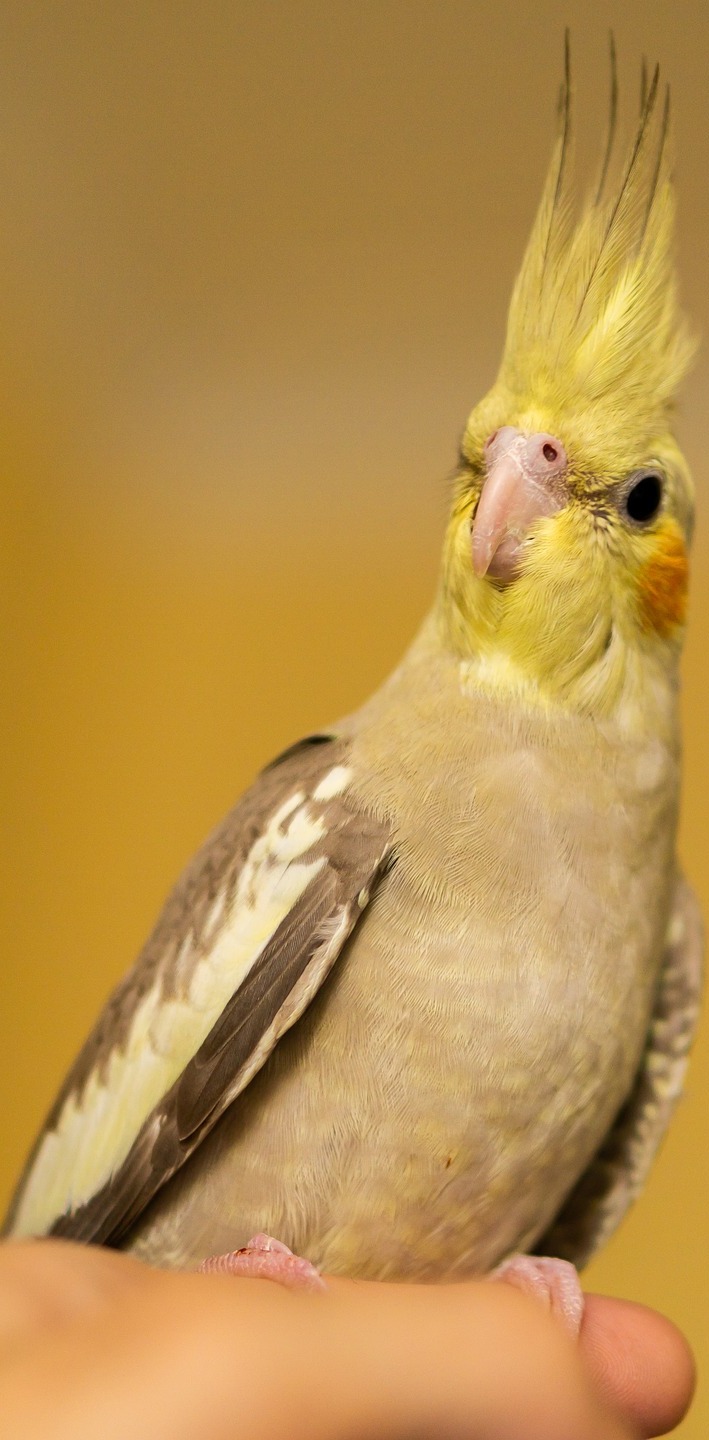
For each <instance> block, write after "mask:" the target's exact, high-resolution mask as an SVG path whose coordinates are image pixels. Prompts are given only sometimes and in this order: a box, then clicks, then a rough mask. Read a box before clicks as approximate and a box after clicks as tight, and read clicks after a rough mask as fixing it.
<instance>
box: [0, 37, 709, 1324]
mask: <svg viewBox="0 0 709 1440" xmlns="http://www.w3.org/2000/svg"><path fill="white" fill-rule="evenodd" d="M617 89H618V87H617V80H616V67H615V57H614V54H612V63H611V102H610V113H609V123H608V131H607V137H606V140H605V142H604V147H603V151H602V158H601V163H600V165H599V174H598V179H597V183H596V184H595V186H594V188H593V189H592V190H591V191H590V193H589V194H588V195H587V196H586V197H585V198H582V199H581V200H579V199H578V198H577V183H576V181H575V179H574V170H573V164H572V149H573V135H572V130H573V126H572V104H571V80H570V63H569V48H568V40H567V44H566V49H565V61H564V80H563V84H562V87H561V93H560V100H559V105H558V119H557V135H556V140H555V144H554V149H553V153H552V158H551V164H550V167H549V170H548V173H547V176H546V180H545V183H544V186H543V190H542V197H541V202H540V205H539V208H538V211H537V214H536V218H535V220H534V223H533V227H532V231H531V236H530V239H529V242H528V245H527V248H526V251H525V253H524V258H523V261H522V265H521V269H520V272H519V275H518V278H517V280H516V282H515V285H514V288H513V293H512V298H511V302H510V307H509V315H508V324H507V332H506V339H505V344H504V349H503V355H502V361H501V365H500V369H499V373H498V375H497V378H496V380H495V382H494V384H493V386H492V388H491V389H490V390H489V392H488V393H487V394H486V395H485V396H484V397H483V399H482V400H481V401H480V402H479V403H478V404H477V405H476V406H475V408H474V409H473V411H472V413H471V415H470V417H469V419H468V421H467V423H466V425H465V429H464V432H463V437H462V442H461V446H460V454H459V459H458V463H457V465H456V467H455V474H454V477H453V480H452V497H451V504H450V513H449V517H448V520H447V525H446V529H445V535H444V540H443V547H442V560H441V569H440V578H439V582H438V585H437V589H436V592H435V596H434V600H433V604H432V608H431V610H430V612H429V614H428V615H427V616H426V617H425V619H424V621H423V623H422V626H421V628H420V630H419V632H418V633H417V635H416V636H415V638H414V639H413V641H412V643H411V645H410V646H409V648H408V650H407V651H406V653H405V655H404V657H403V659H402V660H401V662H400V663H399V664H398V665H397V667H396V668H395V670H394V671H393V673H392V674H391V675H390V676H389V677H388V678H387V679H386V681H385V682H384V683H383V685H381V687H380V688H379V689H378V690H377V691H376V692H375V693H374V694H373V695H372V696H371V697H370V698H369V699H367V700H366V701H365V703H364V704H363V705H362V706H361V707H360V708H359V709H357V710H356V711H355V712H354V713H352V714H350V715H348V716H346V717H345V718H343V719H341V720H339V721H337V722H336V723H333V724H332V725H328V726H325V727H324V728H323V729H322V730H319V731H317V732H316V733H314V734H311V735H308V736H306V737H305V738H304V739H302V740H300V741H298V742H297V743H295V744H294V745H293V746H291V747H290V748H289V749H288V750H286V751H285V752H284V753H283V754H281V755H280V756H279V757H277V759H275V760H274V761H272V762H271V763H270V764H269V765H267V766H266V768H265V769H264V770H263V771H262V772H261V774H260V775H259V776H258V777H257V778H256V780H255V781H254V782H253V784H252V785H251V787H250V788H249V789H248V790H247V791H246V792H245V794H244V795H243V796H242V798H241V799H240V800H239V801H238V802H237V804H236V806H235V807H234V809H233V810H232V811H231V812H230V814H229V815H228V816H227V818H226V819H225V820H224V821H223V822H222V823H221V824H220V825H219V826H218V827H217V829H216V830H215V831H214V832H213V834H212V835H211V836H210V837H209V839H208V840H207V841H206V842H205V844H204V845H203V846H202V848H201V849H200V850H199V851H198V853H197V854H196V856H195V857H194V859H193V860H192V861H191V863H190V864H189V865H188V867H187V869H186V871H185V873H184V874H183V876H182V878H181V879H180V880H179V882H178V884H177V886H176V888H175V889H174V891H173V892H172V894H171V895H170V897H169V898H168V900H167V903H166V904H165V907H164V909H163V911H162V913H161V915H160V917H159V919H158V921H157V924H156V926H155V929H154V930H153V933H152V935H151V936H150V938H149V939H148V942H147V944H146V946H145V948H144V949H143V951H142V952H141V954H140V956H139V957H138V959H137V961H136V963H135V965H134V967H133V968H132V969H131V970H130V971H129V972H128V974H127V975H126V977H125V978H124V979H123V980H122V981H121V983H120V984H119V985H118V987H117V989H116V990H115V992H114V993H113V994H112V996H111V997H110V999H109V1000H108V1002H107V1004H106V1006H105V1009H104V1010H103V1013H102V1014H101V1015H100V1017H99V1019H98V1021H97V1023H96V1026H95V1028H94V1030H93V1032H92V1033H91V1035H90V1036H89V1038H88V1040H87V1042H86V1044H85V1045H84V1047H83V1049H82V1050H81V1052H80V1053H79V1055H78V1058H77V1059H76V1061H75V1063H74V1065H73V1066H72V1068H71V1070H70V1072H69V1074H68V1076H67V1078H66V1081H65V1083H64V1085H63V1086H62V1088H61V1090H60V1092H59V1094H58V1097H57V1099H56V1101H55V1104H54V1105H53V1107H52V1110H51V1112H50V1114H49V1116H48V1118H47V1120H46V1123H45V1125H44V1127H43V1129H42V1130H41V1132H40V1134H39V1136H38V1138H37V1141H36V1143H35V1145H34V1148H33V1150H32V1153H31V1155H30V1158H29V1160H28V1162H27V1165H26V1167H25V1170H24V1173H23V1175H22V1177H21V1179H20V1181H19V1184H18V1187H17V1190H16V1193H15V1196H14V1199H13V1201H12V1204H11V1207H10V1210H9V1214H8V1216H7V1219H6V1221H5V1225H4V1233H5V1235H6V1236H9V1237H23V1236H56V1237H64V1238H66V1239H70V1240H76V1241H79V1242H83V1243H86V1244H99V1245H105V1246H111V1247H114V1248H118V1249H122V1250H127V1251H129V1252H132V1253H133V1254H134V1255H136V1256H138V1257H139V1258H142V1259H143V1260H145V1261H147V1262H149V1263H152V1264H155V1265H159V1266H164V1267H168V1268H176V1269H199V1268H202V1269H207V1270H209V1269H217V1270H219V1269H222V1270H225V1271H228V1272H232V1273H237V1274H238V1273H246V1274H254V1275H268V1276H271V1278H275V1279H280V1280H281V1281H282V1282H283V1283H296V1284H298V1283H302V1284H303V1285H304V1286H305V1287H306V1288H307V1287H308V1286H311V1287H313V1288H316V1287H317V1286H318V1285H321V1284H323V1283H325V1282H324V1281H323V1280H322V1276H323V1275H345V1276H353V1277H360V1278H363V1279H376V1280H395V1281H396V1280H398V1281H411V1282H415V1281H434V1280H457V1279H461V1278H464V1277H466V1276H470V1275H493V1276H496V1277H502V1278H507V1279H509V1280H511V1281H512V1283H517V1284H520V1285H521V1286H522V1288H530V1289H532V1290H535V1288H536V1289H537V1290H539V1289H540V1287H541V1290H543V1291H544V1292H545V1294H546V1295H547V1298H548V1301H549V1303H550V1304H551V1305H552V1308H554V1306H555V1305H557V1306H558V1307H559V1308H560V1309H561V1311H562V1312H563V1313H565V1314H567V1316H568V1315H571V1316H572V1318H573V1316H574V1315H575V1316H576V1321H578V1315H579V1295H578V1271H579V1270H580V1269H581V1268H582V1266H583V1265H584V1264H585V1263H586V1261H587V1260H588V1259H589V1258H590V1256H591V1255H592V1254H594V1253H595V1251H596V1250H597V1248H598V1247H599V1246H600V1245H601V1244H602V1243H603V1242H604V1241H605V1240H606V1239H607V1238H608V1236H609V1235H610V1234H611V1233H612V1232H613V1230H614V1229H615V1228H616V1226H617V1225H618V1223H619V1222H620V1220H621V1219H622V1217H623V1215H624V1214H625V1212H626V1210H627V1208H628V1206H629V1205H630V1203H631V1202H632V1200H633V1199H634V1198H635V1196H636V1195H637V1194H638V1193H639V1192H640V1190H641V1189H642V1187H643V1184H644V1182H645V1179H646V1176H647V1174H648V1171H649V1168H650V1166H651V1163H652V1161H653V1158H654V1155H655V1153H656V1151H657V1148H658V1146H659V1144H660V1142H661V1139H662V1137H663V1135H664V1133H665V1131H666V1128H667V1125H668V1123H669V1119H670V1116H671V1114H672V1112H673V1109H674V1107H675V1104H676V1102H677V1100H678V1098H679V1096H680V1094H681V1092H682V1086H683V1078H684V1074H685V1068H686V1064H687V1056H688V1051H689V1048H690V1045H691V1041H692V1038H693V1034H694V1030H695V1026H696V1020H697V1014H698V1007H699V999H700V988H701V962H702V946H703V941H702V926H701V918H700V915H699V911H698V906H697V902H696V899H695V897H694V894H693V892H692V890H691V888H690V886H689V884H688V883H687V881H686V879H685V878H684V876H683V874H682V872H681V870H680V868H679V865H678V860H677V854H676V831H677V811H678V799H679V786H680V730H679V718H678V695H679V660H680V653H681V649H682V641H683V635H684V630H685V620H686V595H687V577H688V552H689V547H690V541H691V533H692V525H693V513H694V498H693V487H692V482H691V478H690V474H689V470H688V466H687V463H686V460H685V458H684V456H683V454H682V452H681V450H680V448H679V444H678V441H677V439H676V435H675V403H676V396H677V391H678V387H679V385H680V382H681V380H682V378H683V376H684V374H685V372H686V370H687V368H688V365H689V363H690V361H691V358H692V353H693V349H694V340H693V337H692V334H691V331H690V329H689V327H688V324H687V322H686V320H685V318H684V316H683V313H682V311H681V308H680V305H679V300H678V293H677V280H676V274H675V263H674V252H673V243H674V241H673V236H674V211H675V200H674V185H673V178H672V168H671V162H670V153H669V152H670V146H669V138H668V136H669V90H667V92H666V94H665V98H664V102H663V99H662V94H661V89H660V84H659V69H657V68H656V69H655V71H654V74H653V76H652V78H651V80H650V83H648V81H647V78H645V76H644V79H643V85H642V96H641V109H640V118H639V122H638V124H637V129H636V130H635V131H634V134H633V136H632V139H631V143H630V145H629V147H628V148H627V150H626V151H625V152H624V153H623V154H622V155H621V157H620V161H619V162H616V160H615V151H616V148H617V146H616V140H615V135H616V129H617V124H616V117H617ZM560 1296H561V1299H559V1297H560Z"/></svg>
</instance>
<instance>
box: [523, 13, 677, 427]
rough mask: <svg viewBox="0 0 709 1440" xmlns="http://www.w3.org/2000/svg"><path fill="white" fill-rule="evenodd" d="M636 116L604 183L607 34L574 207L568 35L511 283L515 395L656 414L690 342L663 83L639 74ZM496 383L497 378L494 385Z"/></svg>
mask: <svg viewBox="0 0 709 1440" xmlns="http://www.w3.org/2000/svg"><path fill="white" fill-rule="evenodd" d="M641 99H642V103H641V114H640V121H639V124H638V128H637V132H636V134H635V137H634V140H633V143H632V145H631V146H630V150H629V153H628V154H627V156H626V159H625V163H624V165H623V167H622V169H621V172H620V177H619V178H618V179H616V182H615V185H610V186H609V183H608V182H609V178H610V169H611V156H612V150H613V141H614V134H615V126H616V108H617V82H616V71H615V52H614V48H613V44H612V41H611V104H610V116H609V125H608V137H607V142H606V146H605V150H604V155H603V160H602V164H601V168H600V178H599V181H598V183H597V185H596V188H595V192H594V193H592V194H591V195H590V196H589V197H588V198H587V199H586V201H585V203H584V204H583V206H582V207H581V209H580V213H577V210H576V207H575V204H574V200H575V193H574V183H573V174H572V163H571V143H572V142H571V131H572V126H571V86H570V66H569V43H568V35H567V39H566V51H565V79H564V85H563V87H562V95H561V102H560V120H559V134H558V137H557V141H556V145H555V148H554V152H553V155H552V161H551V165H550V168H549V172H548V175H547V179H546V182H545V186H544V190H543V194H542V199H541V203H540V206H539V210H538V212H537V216H536V219H535V222H534V226H533V229H532V234H531V237H530V240H529V244H528V246H527V251H526V254H525V256H524V260H523V262H522V267H521V270H520V273H519V276H518V279H517V282H516V284H515V287H514V291H513V295H512V301H511V304H510V310H509V318H508V328H507V339H506V343H505V351H504V355H503V359H502V366H501V370H500V374H499V377H498V386H500V387H502V388H504V390H505V391H506V392H508V393H510V392H512V394H513V395H514V396H515V397H516V398H517V399H518V400H519V401H520V403H521V405H522V406H523V407H524V406H525V405H527V406H529V405H536V404H542V405H543V404H548V403H551V404H552V405H554V406H555V407H556V408H559V407H561V406H563V408H564V409H567V410H568V409H569V408H571V409H574V410H577V409H581V408H584V407H588V406H591V407H594V406H596V405H598V404H603V403H604V402H606V401H608V400H609V399H610V400H612V404H613V408H614V411H615V412H616V413H618V411H619V410H621V409H622V411H623V412H624V415H625V419H626V421H627V422H628V424H629V425H630V426H631V427H633V428H635V426H636V425H637V426H638V427H639V428H642V429H643V430H647V429H648V428H650V429H652V428H654V427H656V426H657V425H662V424H663V422H664V423H666V419H667V414H668V411H669V410H670V408H671V405H672V401H673V398H674V395H675V392H676V390H677V387H678V385H679V382H680V380H681V379H682V377H683V375H684V373H685V371H686V369H687V366H688V364H689V362H690V360H691V357H692V354H693V351H694V342H693V340H692V338H691V336H690V334H689V332H688V329H687V327H686V324H685V321H684V319H683V317H682V315H681V312H680V309H679V305H678V301H677V284H676V277H675V270H674V253H673V241H674V213H675V201H674V187H673V183H672V175H671V170H670V162H669V155H668V151H669V143H668V142H669V90H666V91H665V97H664V101H662V100H661V98H660V85H659V68H656V69H655V71H654V74H653V76H652V79H651V81H650V84H649V86H648V84H647V80H646V79H645V80H644V81H643V86H642V97H641ZM496 388H497V387H496Z"/></svg>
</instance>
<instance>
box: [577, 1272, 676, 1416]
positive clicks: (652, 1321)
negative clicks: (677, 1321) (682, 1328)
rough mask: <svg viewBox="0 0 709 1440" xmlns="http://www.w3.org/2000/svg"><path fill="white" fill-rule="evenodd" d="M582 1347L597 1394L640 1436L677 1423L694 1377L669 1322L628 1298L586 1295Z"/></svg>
mask: <svg viewBox="0 0 709 1440" xmlns="http://www.w3.org/2000/svg"><path fill="white" fill-rule="evenodd" d="M581 1346H582V1351H583V1355H584V1358H585V1361H586V1363H587V1365H588V1367H589V1371H590V1373H591V1374H592V1376H593V1377H594V1380H595V1382H596V1384H597V1386H598V1388H599V1391H600V1393H601V1394H602V1395H603V1396H604V1397H605V1399H606V1400H607V1402H608V1403H609V1404H610V1405H612V1406H614V1407H615V1408H616V1409H617V1410H618V1411H619V1412H620V1413H621V1414H623V1415H625V1416H626V1417H627V1419H628V1420H629V1421H631V1423H633V1424H634V1425H635V1426H636V1427H637V1428H638V1430H639V1431H640V1434H641V1435H643V1436H650V1435H665V1434H666V1433H667V1432H668V1431H670V1430H673V1429H674V1427H675V1426H676V1425H679V1423H680V1421H681V1420H682V1419H683V1417H684V1415H685V1414H686V1412H687V1410H688V1408H689V1405H690V1402H691V1399H692V1395H693V1393H694V1386H695V1378H696V1377H695V1367H694V1359H693V1356H692V1352H691V1350H690V1348H689V1346H688V1344H687V1341H686V1340H685V1338H684V1336H683V1335H681V1334H680V1332H679V1330H678V1329H677V1327H676V1326H675V1325H673V1324H672V1322H671V1321H670V1320H667V1319H665V1317H664V1316H663V1315H658V1314H657V1311H655V1310H648V1309H646V1307H645V1306H643V1305H634V1304H632V1303H631V1302H630V1301H629V1300H614V1299H610V1298H608V1297H606V1296H603V1295H588V1296H587V1297H586V1310H585V1314H584V1320H583V1325H582V1329H581Z"/></svg>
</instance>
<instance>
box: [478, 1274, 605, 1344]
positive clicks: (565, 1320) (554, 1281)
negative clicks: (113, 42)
mask: <svg viewBox="0 0 709 1440" xmlns="http://www.w3.org/2000/svg"><path fill="white" fill-rule="evenodd" d="M490 1279H491V1280H504V1281H506V1282H507V1284H508V1285H515V1286H516V1287H517V1289H518V1290H523V1291H524V1292H525V1293H526V1294H527V1295H531V1296H533V1297H534V1299H535V1300H539V1301H540V1302H541V1303H542V1304H543V1305H545V1306H546V1308H547V1309H548V1310H550V1311H551V1313H552V1315H555V1316H556V1317H557V1319H558V1320H560V1321H561V1323H562V1325H564V1327H565V1328H566V1329H567V1330H569V1331H570V1332H571V1334H572V1335H578V1333H579V1330H580V1328H581V1321H582V1319H583V1310H584V1295H583V1290H582V1289H581V1281H580V1280H579V1277H578V1272H577V1270H576V1268H575V1266H573V1265H571V1264H570V1263H569V1261H568V1260H556V1259H554V1258H553V1257H552V1256H550V1255H510V1257H509V1259H508V1260H503V1262H502V1264H501V1265H498V1267H497V1269H496V1270H493V1272H492V1274H491V1276H490Z"/></svg>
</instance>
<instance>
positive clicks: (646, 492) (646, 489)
mask: <svg viewBox="0 0 709 1440" xmlns="http://www.w3.org/2000/svg"><path fill="white" fill-rule="evenodd" d="M661 504H662V476H661V475H658V474H657V471H656V470H645V471H644V472H643V473H642V474H641V475H638V476H636V478H635V479H634V480H633V483H632V484H631V486H630V489H629V490H628V492H627V494H626V496H625V501H624V508H625V513H626V515H627V516H628V518H629V519H630V520H634V521H635V524H636V525H647V524H648V523H649V522H650V520H654V518H655V516H656V514H657V512H658V510H659V508H660V506H661Z"/></svg>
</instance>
